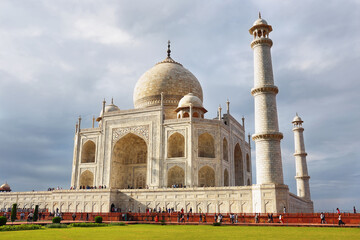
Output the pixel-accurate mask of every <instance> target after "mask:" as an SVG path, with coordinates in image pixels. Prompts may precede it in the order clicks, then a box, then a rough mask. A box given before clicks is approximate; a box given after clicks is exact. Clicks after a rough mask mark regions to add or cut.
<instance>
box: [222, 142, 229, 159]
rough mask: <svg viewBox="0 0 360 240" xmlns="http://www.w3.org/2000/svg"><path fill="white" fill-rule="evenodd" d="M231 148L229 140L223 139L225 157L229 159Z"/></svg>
mask: <svg viewBox="0 0 360 240" xmlns="http://www.w3.org/2000/svg"><path fill="white" fill-rule="evenodd" d="M228 156H229V150H228V141H227V140H226V138H224V139H223V159H224V160H225V161H227V162H228V161H229V157H228Z"/></svg>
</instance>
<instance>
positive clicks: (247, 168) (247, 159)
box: [246, 154, 251, 172]
mask: <svg viewBox="0 0 360 240" xmlns="http://www.w3.org/2000/svg"><path fill="white" fill-rule="evenodd" d="M246 171H248V172H250V171H251V165H250V157H249V154H246Z"/></svg>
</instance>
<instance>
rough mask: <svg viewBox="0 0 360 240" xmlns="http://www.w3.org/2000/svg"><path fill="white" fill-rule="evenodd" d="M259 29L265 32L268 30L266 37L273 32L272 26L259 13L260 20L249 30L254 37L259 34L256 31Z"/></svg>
mask: <svg viewBox="0 0 360 240" xmlns="http://www.w3.org/2000/svg"><path fill="white" fill-rule="evenodd" d="M258 29H261V30H263V31H264V30H266V32H267V34H266V35H268V34H269V33H270V32H271V31H272V27H271V25H269V24H268V23H267V21H266V20H265V19H262V18H261V13H260V12H259V18H258V19H257V20H256V21H255V22H254V23H253V26H252V27H251V28H250V29H249V33H250V34H251V35H254V33H257V31H255V30H258ZM266 35H262V36H263V37H266ZM260 37H261V36H260Z"/></svg>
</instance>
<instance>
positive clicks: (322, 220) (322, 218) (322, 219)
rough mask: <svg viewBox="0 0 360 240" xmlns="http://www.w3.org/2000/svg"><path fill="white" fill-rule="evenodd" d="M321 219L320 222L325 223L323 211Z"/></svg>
mask: <svg viewBox="0 0 360 240" xmlns="http://www.w3.org/2000/svg"><path fill="white" fill-rule="evenodd" d="M320 220H321V222H320V224H323V223H324V213H323V212H321V213H320Z"/></svg>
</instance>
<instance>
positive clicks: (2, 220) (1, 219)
mask: <svg viewBox="0 0 360 240" xmlns="http://www.w3.org/2000/svg"><path fill="white" fill-rule="evenodd" d="M6 222H7V219H6V217H4V216H0V226H3V225H5V224H6Z"/></svg>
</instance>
